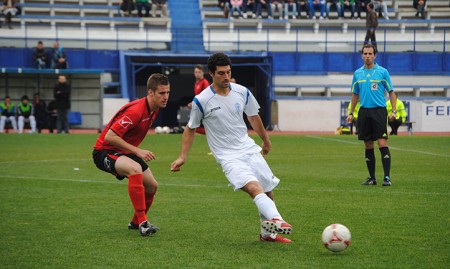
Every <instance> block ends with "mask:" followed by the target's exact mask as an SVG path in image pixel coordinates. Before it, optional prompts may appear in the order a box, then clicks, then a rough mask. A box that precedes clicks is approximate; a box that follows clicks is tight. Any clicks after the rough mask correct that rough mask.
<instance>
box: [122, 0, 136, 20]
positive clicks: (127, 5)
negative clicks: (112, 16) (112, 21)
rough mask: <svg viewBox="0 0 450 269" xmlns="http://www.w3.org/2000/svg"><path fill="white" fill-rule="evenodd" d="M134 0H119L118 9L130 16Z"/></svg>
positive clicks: (133, 7)
mask: <svg viewBox="0 0 450 269" xmlns="http://www.w3.org/2000/svg"><path fill="white" fill-rule="evenodd" d="M135 8H136V7H135V5H134V0H121V1H120V10H122V11H123V14H125V15H128V16H130V17H131V13H132V12H133V11H134V9H135Z"/></svg>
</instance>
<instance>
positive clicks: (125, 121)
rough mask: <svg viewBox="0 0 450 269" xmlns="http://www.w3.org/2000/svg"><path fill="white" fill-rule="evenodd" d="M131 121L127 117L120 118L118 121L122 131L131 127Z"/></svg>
mask: <svg viewBox="0 0 450 269" xmlns="http://www.w3.org/2000/svg"><path fill="white" fill-rule="evenodd" d="M132 124H133V121H132V120H131V119H130V118H128V117H127V116H123V118H121V119H120V120H119V125H120V126H122V127H123V128H124V129H126V128H128V126H130V125H132Z"/></svg>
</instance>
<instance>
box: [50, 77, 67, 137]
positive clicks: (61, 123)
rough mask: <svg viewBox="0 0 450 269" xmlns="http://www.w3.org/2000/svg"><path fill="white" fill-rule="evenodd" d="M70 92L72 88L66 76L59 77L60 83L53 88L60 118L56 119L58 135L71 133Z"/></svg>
mask: <svg viewBox="0 0 450 269" xmlns="http://www.w3.org/2000/svg"><path fill="white" fill-rule="evenodd" d="M70 92H71V87H70V85H69V84H68V83H67V78H66V76H59V77H58V83H57V84H56V85H55V87H54V88H53V95H54V97H55V101H56V104H55V105H56V110H57V112H58V117H57V119H56V129H57V131H58V134H60V133H62V132H65V133H66V134H68V133H69V121H68V114H69V109H70Z"/></svg>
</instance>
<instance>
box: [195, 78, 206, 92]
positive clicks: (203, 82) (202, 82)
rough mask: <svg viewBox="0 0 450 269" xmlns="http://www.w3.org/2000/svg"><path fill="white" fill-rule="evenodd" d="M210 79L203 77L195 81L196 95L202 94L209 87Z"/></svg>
mask: <svg viewBox="0 0 450 269" xmlns="http://www.w3.org/2000/svg"><path fill="white" fill-rule="evenodd" d="M208 86H209V81H208V80H207V79H206V78H202V79H200V80H197V81H196V82H195V86H194V93H195V95H198V94H200V93H201V92H202V91H203V90H204V89H206V88H208Z"/></svg>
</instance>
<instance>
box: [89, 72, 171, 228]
mask: <svg viewBox="0 0 450 269" xmlns="http://www.w3.org/2000/svg"><path fill="white" fill-rule="evenodd" d="M169 93H170V84H169V79H168V78H167V76H165V75H162V74H153V75H151V76H150V77H149V79H148V81H147V96H146V97H143V98H141V99H138V100H135V101H132V102H130V103H128V104H126V105H124V106H123V107H122V108H120V110H119V111H118V112H117V113H116V114H115V115H114V117H113V118H112V119H111V121H110V122H109V123H108V125H106V127H105V129H103V131H102V133H101V134H100V136H99V138H98V139H97V141H96V143H95V145H94V151H93V159H94V163H95V165H96V166H97V167H98V168H99V169H100V170H103V171H105V172H108V173H111V174H113V175H115V176H116V178H117V179H119V180H122V179H124V178H125V177H127V178H128V193H129V195H130V199H131V203H132V204H133V207H134V216H133V219H132V220H131V222H130V223H129V224H128V228H129V229H136V230H137V229H139V232H140V234H141V235H142V236H147V235H151V234H154V233H155V232H156V231H158V230H159V228H158V227H156V226H154V225H152V224H151V223H150V222H149V221H148V219H147V212H148V210H149V208H150V206H151V205H152V203H153V198H154V196H155V193H156V190H157V188H158V182H157V181H156V180H155V177H154V176H153V174H152V172H151V171H150V168H149V167H148V165H147V163H146V162H148V161H151V160H154V159H155V154H154V153H153V152H151V151H149V150H146V149H141V148H139V145H140V144H141V142H142V141H143V140H144V138H145V136H146V135H147V132H148V130H149V128H150V126H151V124H152V122H153V120H154V119H155V118H156V116H157V114H158V111H159V109H160V108H164V107H166V106H167V101H168V99H169Z"/></svg>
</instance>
